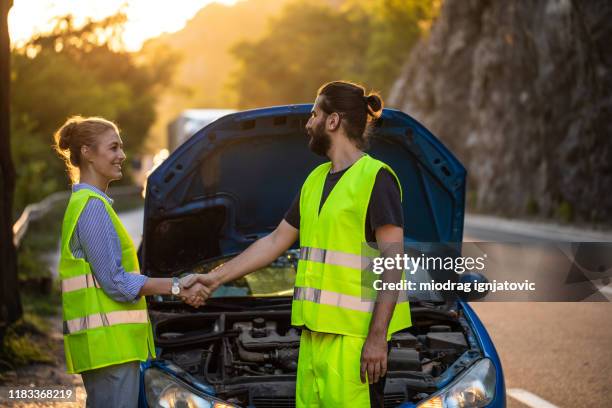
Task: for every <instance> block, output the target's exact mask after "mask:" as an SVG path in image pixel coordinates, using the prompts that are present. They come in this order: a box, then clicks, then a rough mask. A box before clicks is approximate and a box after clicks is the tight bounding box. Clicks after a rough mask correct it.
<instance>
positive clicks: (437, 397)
mask: <svg viewBox="0 0 612 408" xmlns="http://www.w3.org/2000/svg"><path fill="white" fill-rule="evenodd" d="M494 397H495V366H494V365H493V363H492V362H491V360H489V359H488V358H485V359H482V360H480V361H479V362H477V363H476V364H474V365H473V366H472V367H470V368H469V369H468V370H467V371H466V372H465V373H464V374H463V375H461V376H459V378H457V379H456V380H455V381H454V382H452V383H451V384H450V385H449V386H448V387H446V388H444V389H443V390H442V391H440V392H439V393H437V394H434V395H432V396H431V397H430V398H429V399H427V400H425V401H423V402H421V403H419V404H417V407H418V408H480V407H484V406H487V405H488V404H490V403H491V401H493V398H494Z"/></svg>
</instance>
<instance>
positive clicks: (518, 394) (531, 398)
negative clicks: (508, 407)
mask: <svg viewBox="0 0 612 408" xmlns="http://www.w3.org/2000/svg"><path fill="white" fill-rule="evenodd" d="M507 394H508V395H509V396H511V397H512V398H514V399H515V400H518V401H520V402H522V403H523V404H525V405H527V406H530V407H531V408H559V407H557V406H556V405H554V404H551V403H550V402H548V401H546V400H544V399H542V398H540V397H538V396H537V395H535V394H532V393H530V392H529V391H527V390H524V389H522V388H511V389H509V390H508V391H507Z"/></svg>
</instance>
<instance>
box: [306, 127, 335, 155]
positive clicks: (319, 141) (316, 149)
mask: <svg viewBox="0 0 612 408" xmlns="http://www.w3.org/2000/svg"><path fill="white" fill-rule="evenodd" d="M308 136H310V142H309V143H308V147H309V148H310V150H312V151H313V153H315V154H318V155H319V156H327V152H328V151H329V148H330V147H331V138H330V137H329V135H328V134H327V133H326V132H325V128H324V124H323V123H321V125H320V126H317V127H316V128H314V129H309V130H308Z"/></svg>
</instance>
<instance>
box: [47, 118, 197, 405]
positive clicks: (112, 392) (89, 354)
mask: <svg viewBox="0 0 612 408" xmlns="http://www.w3.org/2000/svg"><path fill="white" fill-rule="evenodd" d="M54 139H55V149H56V151H57V152H58V153H59V154H60V156H61V157H62V158H63V159H64V161H65V163H66V167H67V170H68V173H69V175H70V178H71V181H72V183H73V185H72V195H71V197H70V201H69V202H68V207H67V209H66V213H65V215H64V222H63V225H62V242H61V256H60V266H59V274H60V280H61V286H62V306H63V320H64V350H65V353H66V367H67V371H68V372H69V373H80V374H81V376H82V378H83V383H84V385H85V390H86V391H87V406H88V407H109V406H112V407H136V406H137V404H138V391H139V375H140V370H139V365H140V364H139V362H140V361H145V360H147V358H148V357H149V356H152V357H155V349H154V344H153V334H152V330H151V324H150V322H149V318H148V314H147V305H146V302H145V299H144V296H146V295H163V294H174V295H180V296H181V298H182V299H183V300H186V301H188V303H190V304H191V305H193V306H196V307H197V306H200V305H201V304H202V303H203V302H202V297H203V295H204V294H205V293H206V291H207V289H205V288H203V287H202V286H199V287H198V288H196V289H195V290H192V288H189V289H183V288H182V282H181V281H180V280H178V279H177V278H148V277H146V276H144V275H141V274H140V272H139V266H138V259H137V258H136V250H135V248H134V244H133V243H132V240H131V238H130V236H129V235H128V233H127V232H126V230H125V228H124V227H123V225H122V224H121V221H120V220H119V218H118V217H117V214H116V213H115V211H114V210H113V208H112V204H113V200H111V199H110V198H109V197H108V196H107V195H106V191H107V188H108V185H109V183H110V182H111V181H114V180H119V179H120V178H121V177H122V172H121V165H122V163H123V162H124V161H125V154H124V152H123V143H122V141H121V137H120V136H119V130H118V129H117V126H116V125H115V124H114V123H112V122H110V121H108V120H105V119H102V118H97V117H90V118H83V117H80V116H75V117H72V118H70V119H68V120H67V121H66V123H64V125H63V126H62V127H61V128H60V129H59V130H57V132H56V133H55V135H54Z"/></svg>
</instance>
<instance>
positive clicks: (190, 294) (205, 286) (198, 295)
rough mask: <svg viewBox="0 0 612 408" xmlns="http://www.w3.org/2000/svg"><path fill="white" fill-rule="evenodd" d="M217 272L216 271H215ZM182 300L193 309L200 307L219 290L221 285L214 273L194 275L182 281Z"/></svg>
mask: <svg viewBox="0 0 612 408" xmlns="http://www.w3.org/2000/svg"><path fill="white" fill-rule="evenodd" d="M217 269H218V268H217ZM215 272H216V271H215ZM180 285H181V294H180V295H179V296H180V297H181V300H183V302H185V303H187V304H188V305H190V306H193V307H196V308H197V307H200V306H202V305H204V303H206V300H207V299H208V298H209V297H210V296H211V295H212V293H213V292H214V291H215V289H217V287H218V286H219V283H218V282H217V279H216V278H215V276H214V275H213V274H212V273H207V274H204V273H202V274H199V273H192V274H189V275H186V276H183V277H182V278H181V279H180Z"/></svg>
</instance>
